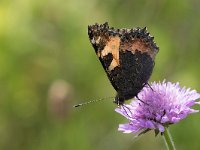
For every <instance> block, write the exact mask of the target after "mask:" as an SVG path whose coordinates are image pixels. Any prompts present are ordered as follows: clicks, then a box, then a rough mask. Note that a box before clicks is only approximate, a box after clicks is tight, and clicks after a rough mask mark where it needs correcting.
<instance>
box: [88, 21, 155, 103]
mask: <svg viewBox="0 0 200 150" xmlns="http://www.w3.org/2000/svg"><path fill="white" fill-rule="evenodd" d="M88 36H89V39H90V42H91V44H92V46H93V48H94V50H95V52H96V55H97V56H98V58H99V60H100V62H101V64H102V66H103V68H104V70H105V72H106V74H107V76H108V78H109V80H110V82H111V84H112V86H113V87H114V89H115V90H116V92H117V94H116V97H115V100H114V103H116V104H117V105H122V104H124V102H125V101H126V100H129V99H131V98H133V97H137V95H138V93H139V92H140V91H141V90H142V89H143V87H144V86H145V85H147V84H148V80H149V78H150V76H151V74H152V71H153V68H154V64H155V62H154V59H155V56H156V54H157V53H158V51H159V48H158V47H157V45H156V43H155V42H154V37H152V36H151V35H150V34H149V32H147V28H146V27H145V28H139V27H138V28H132V29H126V28H124V29H114V28H113V27H109V25H108V23H107V22H106V23H104V24H97V23H96V24H94V25H89V26H88Z"/></svg>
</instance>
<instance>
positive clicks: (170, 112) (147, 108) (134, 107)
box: [115, 81, 200, 133]
mask: <svg viewBox="0 0 200 150" xmlns="http://www.w3.org/2000/svg"><path fill="white" fill-rule="evenodd" d="M138 97H139V99H140V100H138V99H136V100H133V101H132V102H131V103H130V104H129V105H126V104H124V105H122V106H120V108H116V109H115V110H116V112H118V113H120V114H121V115H123V116H124V117H126V118H127V119H128V120H129V123H126V124H120V125H119V129H118V130H119V131H123V132H124V133H131V132H132V133H142V132H145V131H148V130H155V131H159V132H164V130H165V127H167V126H168V125H170V124H174V123H177V122H179V121H180V120H182V119H184V118H185V117H187V115H188V114H191V113H196V112H198V110H194V109H192V108H191V107H192V106H193V105H195V104H200V103H199V102H196V100H197V99H198V98H200V94H199V93H197V91H196V90H190V89H189V88H188V89H186V88H185V87H183V88H181V87H180V86H179V83H171V82H165V81H163V82H162V83H161V82H159V83H156V82H153V83H152V84H151V87H144V88H143V90H142V91H141V92H140V93H139V94H138Z"/></svg>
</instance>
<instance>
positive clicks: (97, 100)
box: [73, 97, 114, 107]
mask: <svg viewBox="0 0 200 150" xmlns="http://www.w3.org/2000/svg"><path fill="white" fill-rule="evenodd" d="M110 98H114V97H105V98H100V99H95V100H91V101H88V102H84V103H80V104H77V105H74V106H73V107H80V106H83V105H87V104H90V103H94V102H99V101H103V100H106V99H110Z"/></svg>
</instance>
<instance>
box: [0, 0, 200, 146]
mask: <svg viewBox="0 0 200 150" xmlns="http://www.w3.org/2000/svg"><path fill="white" fill-rule="evenodd" d="M199 8H200V1H198V0H182V1H174V0H151V1H150V0H135V1H128V0H108V1H104V0H43V1H41V0H14V1H11V0H1V1H0V139H1V140H0V149H3V150H64V149H65V150H102V149H103V150H133V149H148V150H155V149H165V145H164V142H163V140H162V137H161V136H158V137H156V138H155V137H154V134H153V132H150V133H147V134H145V135H143V136H141V137H139V138H135V137H134V135H133V134H123V133H121V132H118V131H117V128H118V124H119V123H124V122H126V120H125V119H124V118H123V117H121V116H120V115H119V114H117V113H115V112H114V109H115V107H116V105H114V104H113V103H112V102H111V101H110V100H107V101H104V102H101V103H94V104H91V105H88V106H86V107H82V108H80V109H74V108H72V105H73V104H77V103H80V102H84V101H88V100H89V99H96V98H97V99H98V98H102V97H110V96H115V91H114V89H113V88H112V86H111V85H110V83H109V81H108V79H107V77H106V75H105V73H104V70H103V68H102V66H101V64H100V62H99V60H98V59H97V57H96V54H95V53H94V50H93V48H92V46H91V44H90V43H89V40H88V36H87V25H89V24H94V23H95V22H98V23H104V22H105V21H108V22H109V24H110V26H113V27H116V28H125V27H126V28H132V27H137V26H139V27H145V26H147V27H148V30H149V32H150V33H151V34H152V35H154V36H155V41H156V43H157V45H158V46H159V47H160V52H159V53H158V55H157V57H156V65H155V69H154V72H153V75H152V77H151V81H159V80H163V79H167V80H169V81H172V82H177V81H179V82H180V83H181V85H186V86H187V87H191V88H195V89H197V90H199V91H200V84H199V81H200V78H199V77H200V69H199V65H200V59H199V56H200V34H199V31H200V19H199V18H200V9H199ZM197 109H199V108H198V107H197ZM199 127H200V115H199V114H194V115H190V116H189V117H188V118H187V119H185V120H183V121H181V122H180V123H178V124H176V125H173V126H171V132H172V136H173V138H174V141H175V144H176V146H177V149H181V150H188V149H192V150H199V149H200V143H199V139H200V128H199Z"/></svg>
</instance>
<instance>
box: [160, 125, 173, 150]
mask: <svg viewBox="0 0 200 150" xmlns="http://www.w3.org/2000/svg"><path fill="white" fill-rule="evenodd" d="M163 138H164V140H165V144H166V146H167V149H168V150H176V148H175V145H174V142H173V140H172V137H171V134H170V132H169V129H168V128H167V127H165V131H164V133H163Z"/></svg>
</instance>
